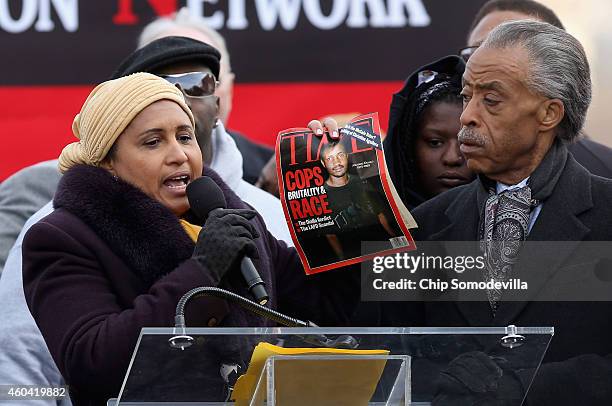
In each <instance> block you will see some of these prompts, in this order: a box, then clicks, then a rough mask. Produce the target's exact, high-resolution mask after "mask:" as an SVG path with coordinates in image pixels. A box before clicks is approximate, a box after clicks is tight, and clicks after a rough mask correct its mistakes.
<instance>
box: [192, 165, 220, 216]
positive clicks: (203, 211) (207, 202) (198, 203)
mask: <svg viewBox="0 0 612 406" xmlns="http://www.w3.org/2000/svg"><path fill="white" fill-rule="evenodd" d="M187 199H188V200H189V205H190V206H191V210H193V212H194V213H195V214H197V215H198V217H200V219H202V220H204V219H206V217H208V213H210V212H211V211H212V210H214V209H224V208H225V207H226V206H227V202H226V201H225V196H223V191H221V188H220V187H219V186H217V184H216V183H215V181H214V180H212V179H211V178H210V177H208V176H202V177H201V178H198V179H196V180H194V181H193V182H191V183H190V184H189V185H187Z"/></svg>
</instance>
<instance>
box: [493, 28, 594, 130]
mask: <svg viewBox="0 0 612 406" xmlns="http://www.w3.org/2000/svg"><path fill="white" fill-rule="evenodd" d="M513 46H521V47H523V48H524V49H525V50H526V51H527V57H528V60H529V69H528V76H527V81H526V82H527V83H526V85H527V87H528V88H529V89H530V90H531V91H532V92H534V93H535V94H539V95H541V96H544V97H547V98H549V99H559V100H561V101H562V102H563V106H564V108H565V116H564V117H563V120H562V121H561V123H560V124H559V130H558V131H557V136H558V137H560V138H561V139H563V140H565V141H569V142H572V141H574V140H575V139H576V138H577V137H578V136H579V135H580V132H581V130H582V127H583V126H584V121H585V119H586V113H587V110H588V108H589V105H590V104H591V74H590V69H589V62H588V61H587V57H586V54H585V52H584V49H583V48H582V45H581V44H580V42H579V41H578V40H577V39H576V38H574V37H573V36H572V35H570V34H568V33H567V32H565V31H563V30H561V29H559V28H557V27H554V26H552V25H550V24H548V23H543V22H539V21H533V20H520V21H510V22H506V23H504V24H501V25H500V26H498V27H497V28H495V29H494V30H493V31H491V32H490V33H489V36H488V37H487V38H486V40H485V41H484V42H483V44H482V45H481V47H483V48H484V47H486V48H494V49H504V48H509V47H513Z"/></svg>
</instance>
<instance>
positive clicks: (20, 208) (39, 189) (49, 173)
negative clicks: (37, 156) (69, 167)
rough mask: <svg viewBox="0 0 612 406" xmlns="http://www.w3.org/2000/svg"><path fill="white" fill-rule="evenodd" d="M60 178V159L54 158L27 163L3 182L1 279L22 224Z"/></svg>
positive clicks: (0, 195)
mask: <svg viewBox="0 0 612 406" xmlns="http://www.w3.org/2000/svg"><path fill="white" fill-rule="evenodd" d="M60 178H61V174H60V172H59V171H58V170H57V160H51V161H44V162H39V163H37V164H35V165H32V166H28V167H27V168H24V169H22V170H20V171H18V172H16V173H14V174H13V175H12V176H10V177H8V178H7V179H5V180H4V182H2V183H0V224H1V226H0V280H2V279H1V277H2V273H3V270H4V266H5V262H6V259H7V257H8V255H9V251H10V250H11V247H12V246H13V244H14V243H15V239H16V238H17V235H18V234H19V231H20V230H21V228H22V227H23V224H24V223H25V222H26V220H27V219H28V218H29V217H30V216H31V215H33V214H34V213H36V211H38V209H40V208H41V207H43V206H44V205H45V204H46V203H47V202H49V200H51V198H52V197H53V194H54V193H55V189H56V188H57V184H58V182H59V180H60Z"/></svg>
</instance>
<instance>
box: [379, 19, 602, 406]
mask: <svg viewBox="0 0 612 406" xmlns="http://www.w3.org/2000/svg"><path fill="white" fill-rule="evenodd" d="M462 95H463V98H464V111H463V114H462V115H461V125H462V128H461V131H460V133H459V142H460V144H461V147H460V148H461V151H462V152H463V154H464V155H465V157H466V159H467V165H468V167H469V168H470V169H472V170H474V171H475V172H477V173H479V177H478V179H477V180H475V181H474V182H472V183H470V184H469V185H465V186H461V187H457V188H454V189H452V190H450V191H448V192H446V193H443V194H441V195H439V196H438V197H436V198H434V199H432V200H430V201H428V202H426V203H424V204H422V205H421V206H419V207H418V208H417V209H415V210H414V211H413V215H414V217H415V220H416V221H417V223H418V225H419V228H418V229H417V230H414V233H413V236H414V237H415V240H416V241H426V240H429V241H480V244H481V247H482V248H481V249H482V252H481V253H482V255H483V256H484V257H485V262H486V271H485V272H488V276H487V279H494V280H496V281H499V280H502V281H503V280H507V279H508V278H510V277H513V275H516V274H521V273H523V274H525V272H527V271H526V270H529V271H531V270H532V269H534V266H533V265H537V264H544V265H543V266H538V268H539V270H540V275H535V276H534V275H530V276H532V277H533V278H534V279H540V282H542V283H541V284H540V288H541V290H539V291H538V292H531V295H532V296H530V297H529V299H528V300H521V301H504V297H506V298H507V297H508V296H505V295H508V292H503V291H502V292H499V291H498V292H495V291H487V292H485V293H486V294H483V301H480V302H459V301H455V302H425V303H413V302H403V303H394V304H393V305H392V306H390V305H389V304H386V305H385V306H384V310H383V312H382V314H383V316H384V317H383V321H382V324H383V325H429V326H507V325H510V324H515V325H519V326H553V327H554V328H555V336H554V338H553V340H552V343H551V345H550V347H549V350H548V352H547V354H546V357H545V359H544V364H543V365H542V367H541V368H540V370H539V372H538V375H537V376H536V378H535V380H534V382H533V385H532V387H531V389H530V392H529V396H528V398H527V400H528V402H529V404H537V405H541V404H588V405H594V404H597V405H599V404H602V405H603V404H606V405H609V404H612V356H611V355H610V354H612V340H611V339H610V337H609V336H608V334H610V333H611V332H612V331H611V330H610V320H612V304H611V303H610V302H608V301H603V299H605V297H601V296H600V297H597V298H596V297H593V298H591V299H589V300H591V301H588V302H587V301H573V302H572V301H562V300H563V298H560V299H559V301H556V302H555V301H550V299H548V300H549V301H543V300H544V299H542V298H544V297H548V298H550V297H555V294H556V293H558V292H557V291H556V289H557V287H558V286H559V285H555V286H556V287H555V288H552V287H551V286H552V285H551V284H550V282H551V281H555V280H561V281H565V282H566V283H570V284H571V281H572V279H571V275H574V276H577V278H578V279H576V280H575V281H574V284H575V285H579V284H581V283H582V279H580V278H582V277H583V276H593V275H599V277H601V280H600V282H601V284H604V283H606V279H607V278H606V277H605V274H607V272H609V269H608V267H606V266H605V264H606V262H605V261H604V262H603V264H604V266H603V267H602V266H601V264H602V262H601V261H599V258H596V256H597V252H596V251H595V257H594V256H593V255H585V254H584V248H585V246H588V244H589V243H587V242H590V241H611V240H612V206H611V205H610V203H609V202H610V200H611V199H612V181H610V180H608V179H605V178H602V177H599V176H595V175H592V174H591V173H589V172H588V171H587V170H586V169H585V168H584V167H582V166H581V165H579V164H578V163H577V162H576V160H575V159H574V158H573V157H572V155H571V154H569V153H568V151H567V148H566V146H565V144H566V143H571V142H573V141H574V140H575V139H576V138H577V137H578V135H579V133H580V131H581V129H582V126H583V123H584V120H585V116H586V111H587V109H588V106H589V104H590V100H591V81H590V76H589V67H588V62H587V59H586V56H585V54H584V50H583V49H582V46H581V45H580V43H579V42H578V41H577V40H576V39H575V38H574V37H572V36H571V35H569V34H567V33H566V32H565V31H563V30H561V29H558V28H556V27H553V26H552V25H550V24H547V23H540V22H536V21H515V22H508V23H505V24H502V25H500V26H499V27H497V28H496V29H494V30H493V31H492V32H491V33H490V34H489V36H488V37H487V39H486V40H485V41H484V42H483V43H482V44H481V45H480V47H479V48H478V49H477V50H476V51H475V52H474V54H473V55H472V57H471V58H470V59H469V61H468V64H467V68H466V71H465V74H464V76H463V91H462ZM524 241H527V244H525V245H521V244H522V243H523V242H524ZM530 241H563V242H564V244H563V247H564V250H563V251H560V250H558V249H555V248H554V246H553V245H552V244H550V245H546V244H541V245H539V246H538V248H535V247H533V246H530V245H528V244H529V242H530ZM495 243H498V244H495ZM499 243H511V244H507V245H511V246H513V247H515V248H511V249H510V251H505V252H504V255H502V254H501V252H500V250H499ZM515 243H516V244H515ZM602 257H603V254H602ZM538 261H543V262H538ZM529 265H532V266H531V268H530V267H529ZM577 267H578V271H577V272H576V268H577ZM571 272H574V273H573V274H572V273H571ZM602 272H603V274H604V276H603V277H602ZM528 276H529V275H528ZM609 292H610V298H612V290H610V291H609ZM557 297H558V296H557ZM610 298H607V300H610ZM595 300H599V301H595ZM406 314H411V315H412V316H406ZM475 359H476V361H475ZM475 359H474V358H471V359H470V361H469V362H468V363H465V365H464V367H466V368H464V369H463V373H464V374H468V375H469V374H472V375H474V377H475V379H479V377H481V378H483V379H484V378H485V375H486V371H487V366H486V365H482V364H486V363H487V362H488V361H487V359H486V357H476V358H475ZM458 362H462V361H461V360H459V361H458ZM468 365H469V368H468V367H467V366H468ZM479 365H481V367H479ZM459 369H460V368H454V369H453V368H450V369H449V371H451V372H449V371H447V372H448V373H447V374H446V375H445V376H446V379H447V382H446V387H448V386H455V387H457V386H459V387H461V386H463V382H466V379H465V376H463V377H458V376H453V372H452V371H458V370H459ZM514 378H515V379H514V383H513V384H509V383H505V384H502V381H500V383H499V387H498V386H496V388H497V390H498V391H499V392H502V393H503V392H504V390H506V391H507V392H508V393H509V395H508V396H509V397H510V398H511V397H512V392H513V391H516V390H518V389H517V388H519V387H520V386H522V387H523V389H525V386H526V385H528V384H529V379H528V378H527V379H523V378H524V377H521V374H520V373H517V374H516V376H515V377H514ZM519 382H520V384H519ZM503 385H506V388H505V389H504V388H503V387H502V386H503ZM513 385H514V386H513ZM461 389H465V392H463V393H467V392H469V390H468V389H469V388H460V389H458V390H457V391H456V393H462V392H461ZM515 398H516V396H515ZM453 404H455V403H453ZM456 404H462V403H456ZM468 404H469V403H468ZM486 404H488V403H486ZM495 404H498V403H495Z"/></svg>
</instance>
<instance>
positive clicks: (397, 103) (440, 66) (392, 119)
mask: <svg viewBox="0 0 612 406" xmlns="http://www.w3.org/2000/svg"><path fill="white" fill-rule="evenodd" d="M424 70H431V71H434V72H438V73H444V74H447V75H450V76H458V77H461V76H462V75H463V72H464V71H465V62H464V61H463V59H462V58H460V57H459V56H456V55H449V56H446V57H444V58H442V59H439V60H437V61H435V62H433V63H430V64H427V65H424V66H422V67H420V68H418V69H417V70H416V71H414V72H413V73H412V74H411V75H410V76H409V77H408V79H407V80H406V81H405V82H404V87H402V89H401V90H400V91H399V92H397V93H395V94H394V95H393V99H392V101H391V108H390V111H389V127H388V132H387V137H386V138H385V141H384V143H383V144H384V150H385V160H386V161H387V166H388V168H389V174H390V175H391V179H393V180H394V182H396V179H397V173H396V171H397V164H396V161H397V160H398V159H399V158H398V157H397V153H396V151H394V147H393V144H394V141H393V139H394V138H395V137H398V136H399V135H398V134H397V131H398V127H399V122H400V120H401V118H402V113H403V112H404V110H405V109H406V104H407V103H408V101H409V99H410V96H411V95H412V94H413V93H414V90H415V89H416V87H417V84H418V76H419V72H421V71H424ZM412 192H413V193H409V194H410V195H411V197H414V198H415V199H416V200H421V201H423V200H424V199H423V198H420V197H419V196H418V194H416V192H414V191H412ZM412 195H414V196H412ZM405 203H406V205H407V206H416V205H417V204H418V203H420V201H415V202H413V204H410V202H405Z"/></svg>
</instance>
